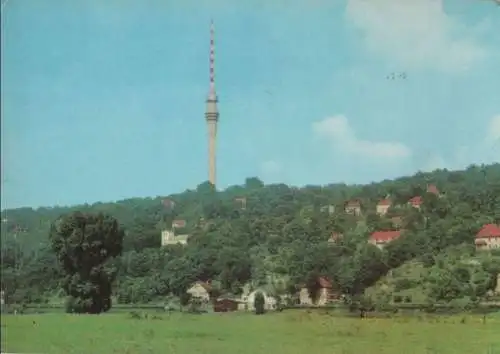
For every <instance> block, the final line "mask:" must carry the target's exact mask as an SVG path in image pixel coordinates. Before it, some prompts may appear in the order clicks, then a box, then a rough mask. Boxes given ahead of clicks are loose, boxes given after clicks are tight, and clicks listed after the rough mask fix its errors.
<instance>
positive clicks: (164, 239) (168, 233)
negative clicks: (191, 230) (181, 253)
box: [161, 230, 189, 246]
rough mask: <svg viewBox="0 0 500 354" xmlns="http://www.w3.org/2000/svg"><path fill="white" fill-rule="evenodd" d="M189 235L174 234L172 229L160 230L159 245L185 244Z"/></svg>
mask: <svg viewBox="0 0 500 354" xmlns="http://www.w3.org/2000/svg"><path fill="white" fill-rule="evenodd" d="M188 238H189V235H175V233H174V231H173V230H163V231H162V232H161V245H162V246H169V245H177V244H180V245H186V244H187V242H188Z"/></svg>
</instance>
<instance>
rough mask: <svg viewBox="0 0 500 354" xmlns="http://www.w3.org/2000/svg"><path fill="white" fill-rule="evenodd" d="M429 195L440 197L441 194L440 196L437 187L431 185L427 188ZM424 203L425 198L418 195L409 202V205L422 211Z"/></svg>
mask: <svg viewBox="0 0 500 354" xmlns="http://www.w3.org/2000/svg"><path fill="white" fill-rule="evenodd" d="M427 193H432V194H434V195H436V196H439V194H440V192H439V189H437V187H436V186H435V185H433V184H429V185H428V186H427ZM423 202H424V200H423V198H422V197H421V196H419V195H417V196H415V197H413V198H411V199H410V200H409V201H408V205H410V206H412V207H414V208H417V209H420V206H421V205H422V203H423Z"/></svg>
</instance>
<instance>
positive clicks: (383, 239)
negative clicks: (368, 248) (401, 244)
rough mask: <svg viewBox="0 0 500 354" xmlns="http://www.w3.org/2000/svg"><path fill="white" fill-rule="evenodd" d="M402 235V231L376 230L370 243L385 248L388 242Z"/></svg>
mask: <svg viewBox="0 0 500 354" xmlns="http://www.w3.org/2000/svg"><path fill="white" fill-rule="evenodd" d="M400 236H401V231H400V230H397V231H375V232H374V233H372V234H371V235H370V238H369V239H368V243H371V244H372V245H374V246H377V247H378V248H384V246H385V245H386V244H388V243H389V242H392V241H394V240H396V239H398V238H399V237H400Z"/></svg>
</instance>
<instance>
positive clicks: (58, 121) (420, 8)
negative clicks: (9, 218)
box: [1, 0, 500, 208]
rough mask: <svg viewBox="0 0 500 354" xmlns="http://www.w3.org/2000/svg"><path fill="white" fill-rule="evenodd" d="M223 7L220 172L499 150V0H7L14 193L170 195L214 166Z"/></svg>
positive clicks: (241, 174)
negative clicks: (210, 159)
mask: <svg viewBox="0 0 500 354" xmlns="http://www.w3.org/2000/svg"><path fill="white" fill-rule="evenodd" d="M3 2H5V0H3ZM195 3H196V4H198V5H195ZM401 3H403V4H401ZM199 4H201V5H199ZM210 18H213V19H214V21H215V27H216V58H217V62H216V75H217V77H216V80H217V84H216V85H217V91H218V95H219V100H220V103H219V110H220V121H219V131H218V176H217V177H218V187H219V188H225V187H227V186H229V185H233V184H240V183H242V182H243V181H244V179H245V178H246V177H248V176H259V177H260V178H262V179H263V180H264V181H265V182H267V183H273V182H285V183H290V184H294V185H304V184H326V183H332V182H347V183H359V182H370V181H373V180H381V179H384V178H392V177H395V176H400V175H406V174H411V173H414V172H416V171H418V170H432V169H434V168H438V167H446V168H462V167H465V166H467V165H469V164H471V163H483V162H484V163H488V162H493V161H499V160H500V147H499V145H500V99H499V97H500V65H499V63H500V30H499V23H500V7H498V6H496V5H495V4H494V3H493V2H489V1H470V0H454V1H444V2H442V1H440V0H419V1H418V2H417V1H415V2H414V3H413V2H402V1H399V0H370V1H366V0H348V1H336V2H335V1H323V0H314V1H307V2H305V1H299V0H295V1H293V0H292V1H286V2H285V1H284V0H282V1H279V0H275V1H259V0H255V1H238V2H236V1H229V0H212V1H196V2H195V1H194V0H193V1H191V0H183V1H160V0H158V1H154V0H150V1H129V0H123V1H117V0H110V1H105V2H104V1H101V0H87V1H83V0H81V1H77V0H73V1H62V0H37V1H28V0H9V1H8V3H7V4H6V5H5V6H4V7H3V10H2V47H1V52H2V81H1V88H2V91H1V99H2V105H1V115H2V130H1V138H2V208H6V207H9V208H12V207H20V206H34V207H35V206H41V205H56V204H57V205H69V204H77V203H83V202H90V203H91V202H95V201H109V200H118V199H122V198H128V197H143V196H156V195H167V194H170V193H175V192H180V191H182V190H184V189H186V188H193V187H195V186H196V185H197V184H198V183H201V182H202V181H204V180H206V179H207V152H206V151H207V133H206V125H205V121H204V110H205V102H204V100H205V97H206V94H207V92H208V45H209V38H208V35H209V23H210ZM393 72H395V73H399V72H404V73H406V75H407V77H406V79H396V80H388V79H387V78H386V77H387V75H389V74H390V73H393Z"/></svg>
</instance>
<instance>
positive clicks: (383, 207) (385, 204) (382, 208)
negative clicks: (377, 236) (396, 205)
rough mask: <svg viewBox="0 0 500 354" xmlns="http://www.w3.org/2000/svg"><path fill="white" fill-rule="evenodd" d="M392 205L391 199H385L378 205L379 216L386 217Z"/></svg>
mask: <svg viewBox="0 0 500 354" xmlns="http://www.w3.org/2000/svg"><path fill="white" fill-rule="evenodd" d="M391 205H392V201H391V200H390V199H389V198H385V199H382V200H380V201H379V202H378V203H377V214H378V215H385V214H387V211H388V210H389V208H390V207H391Z"/></svg>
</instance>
